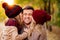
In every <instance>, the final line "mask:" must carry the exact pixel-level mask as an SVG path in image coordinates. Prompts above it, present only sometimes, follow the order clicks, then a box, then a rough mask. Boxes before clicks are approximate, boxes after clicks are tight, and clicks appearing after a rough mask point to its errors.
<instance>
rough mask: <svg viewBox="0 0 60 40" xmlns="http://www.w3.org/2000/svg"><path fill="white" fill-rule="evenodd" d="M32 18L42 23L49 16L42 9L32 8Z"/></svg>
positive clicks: (48, 18) (49, 18) (49, 17)
mask: <svg viewBox="0 0 60 40" xmlns="http://www.w3.org/2000/svg"><path fill="white" fill-rule="evenodd" d="M32 16H33V19H34V20H35V21H36V23H37V24H42V25H43V24H44V22H47V21H50V20H51V16H50V15H48V14H47V13H46V12H45V11H44V10H34V12H33V15H32Z"/></svg>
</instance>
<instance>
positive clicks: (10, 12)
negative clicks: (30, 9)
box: [2, 3, 22, 18]
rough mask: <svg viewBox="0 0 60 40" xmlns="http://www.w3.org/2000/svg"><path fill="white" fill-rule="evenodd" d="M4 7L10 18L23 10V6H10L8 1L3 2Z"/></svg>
mask: <svg viewBox="0 0 60 40" xmlns="http://www.w3.org/2000/svg"><path fill="white" fill-rule="evenodd" d="M2 7H3V8H4V9H5V14H6V16H7V17H8V18H14V17H16V16H17V15H18V14H20V12H22V8H21V7H20V6H18V5H13V6H9V5H8V4H7V3H3V4H2Z"/></svg>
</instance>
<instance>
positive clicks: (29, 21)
mask: <svg viewBox="0 0 60 40" xmlns="http://www.w3.org/2000/svg"><path fill="white" fill-rule="evenodd" d="M33 11H34V9H33V7H31V6H26V7H25V8H24V9H23V30H24V29H26V30H24V31H26V32H27V34H28V35H27V37H26V38H25V39H24V40H28V38H29V37H30V35H31V33H32V30H33V28H34V25H35V23H34V20H33V17H32V14H33Z"/></svg>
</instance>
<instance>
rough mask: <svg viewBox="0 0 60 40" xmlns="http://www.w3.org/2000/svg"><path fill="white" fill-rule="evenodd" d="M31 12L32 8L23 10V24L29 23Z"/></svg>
mask: <svg viewBox="0 0 60 40" xmlns="http://www.w3.org/2000/svg"><path fill="white" fill-rule="evenodd" d="M32 13H33V10H31V9H25V10H23V21H24V23H25V24H30V23H31V21H32Z"/></svg>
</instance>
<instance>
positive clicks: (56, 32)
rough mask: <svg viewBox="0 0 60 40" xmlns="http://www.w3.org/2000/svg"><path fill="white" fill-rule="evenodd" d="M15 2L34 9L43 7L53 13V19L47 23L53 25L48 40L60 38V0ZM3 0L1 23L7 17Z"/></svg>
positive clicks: (21, 0)
mask: <svg viewBox="0 0 60 40" xmlns="http://www.w3.org/2000/svg"><path fill="white" fill-rule="evenodd" d="M9 1H11V0H9ZM13 1H14V4H17V5H20V6H21V7H23V8H24V7H25V6H27V5H30V6H33V7H34V9H43V10H45V11H46V12H48V14H50V15H51V21H49V22H48V23H47V24H48V26H51V28H52V31H50V30H49V29H50V27H49V28H48V30H47V35H48V37H47V38H48V40H60V0H13ZM2 2H4V0H0V25H1V24H2V22H3V21H4V20H5V19H6V18H7V17H6V15H5V10H4V9H3V8H2Z"/></svg>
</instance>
